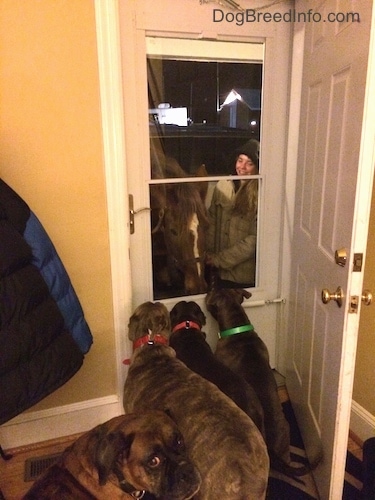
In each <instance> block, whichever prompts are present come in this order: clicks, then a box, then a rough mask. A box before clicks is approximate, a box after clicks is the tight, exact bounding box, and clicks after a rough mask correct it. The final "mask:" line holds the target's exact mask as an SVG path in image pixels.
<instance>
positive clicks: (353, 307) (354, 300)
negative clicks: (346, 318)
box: [349, 295, 359, 314]
mask: <svg viewBox="0 0 375 500" xmlns="http://www.w3.org/2000/svg"><path fill="white" fill-rule="evenodd" d="M358 303H359V297H358V295H351V296H350V304H349V314H357V312H358Z"/></svg>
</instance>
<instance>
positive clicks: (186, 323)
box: [172, 319, 201, 333]
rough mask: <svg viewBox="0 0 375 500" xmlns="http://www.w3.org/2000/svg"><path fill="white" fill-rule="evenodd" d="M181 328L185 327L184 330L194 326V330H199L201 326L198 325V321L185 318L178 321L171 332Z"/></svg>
mask: <svg viewBox="0 0 375 500" xmlns="http://www.w3.org/2000/svg"><path fill="white" fill-rule="evenodd" d="M182 328H186V330H187V329H188V328H195V329H196V330H199V331H201V327H200V325H198V323H195V321H189V320H188V319H187V320H186V321H183V322H182V323H179V324H178V325H176V326H175V327H174V328H173V330H172V333H174V332H177V330H182Z"/></svg>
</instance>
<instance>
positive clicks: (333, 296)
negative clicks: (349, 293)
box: [322, 286, 344, 307]
mask: <svg viewBox="0 0 375 500" xmlns="http://www.w3.org/2000/svg"><path fill="white" fill-rule="evenodd" d="M343 298H344V292H343V289H342V288H341V286H338V287H337V289H336V291H335V292H333V293H331V292H330V291H329V290H328V289H327V288H323V290H322V302H323V304H328V302H329V301H330V300H334V301H335V302H336V304H337V305H338V306H339V307H341V306H342V300H343Z"/></svg>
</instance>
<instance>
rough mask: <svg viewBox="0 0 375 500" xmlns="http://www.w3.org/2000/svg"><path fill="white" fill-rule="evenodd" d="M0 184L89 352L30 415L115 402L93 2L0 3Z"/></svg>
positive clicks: (9, 0)
mask: <svg viewBox="0 0 375 500" xmlns="http://www.w3.org/2000/svg"><path fill="white" fill-rule="evenodd" d="M0 116H1V130H0V176H1V177H2V178H3V180H4V181H5V182H7V183H8V184H9V185H10V186H11V187H12V188H13V189H14V190H15V191H16V192H17V193H18V194H19V195H20V196H21V197H22V198H23V199H24V200H25V201H26V202H27V203H28V204H29V206H30V208H31V209H32V210H33V211H34V213H35V214H36V215H37V217H38V218H39V219H40V221H41V222H42V224H43V226H44V228H45V229H46V231H47V232H48V234H49V236H50V237H51V239H52V241H53V243H54V245H55V247H56V249H57V251H58V253H59V255H60V257H61V259H62V261H63V263H64V265H65V267H66V269H67V271H68V274H69V276H70V278H71V280H72V282H73V286H74V288H75V290H76V292H77V295H78V297H79V299H80V302H81V305H82V307H83V309H84V312H85V316H86V319H87V322H88V324H89V326H90V328H91V330H92V333H93V336H94V344H93V346H92V348H91V350H90V352H89V353H88V355H87V356H86V357H85V361H84V365H83V367H82V368H81V370H80V371H79V372H78V373H77V374H76V375H75V376H74V377H73V378H72V379H71V380H70V381H69V382H68V383H67V384H66V385H65V386H63V387H61V388H60V389H58V390H57V391H56V392H54V393H53V394H51V395H50V396H49V397H47V398H46V399H44V400H43V401H41V402H40V403H39V404H38V405H36V406H34V407H33V410H40V409H45V408H51V407H55V406H60V405H65V404H70V403H75V402H79V401H85V400H88V399H92V398H99V397H103V396H107V395H110V394H114V393H116V366H115V339H114V326H113V312H112V294H111V281H110V258H109V241H108V224H107V207H106V193H105V181H104V169H103V157H102V138H101V123H100V103H99V82H98V67H97V54H96V37H95V17H94V2H93V1H92V0H53V1H51V0H28V1H25V0H1V3H0Z"/></svg>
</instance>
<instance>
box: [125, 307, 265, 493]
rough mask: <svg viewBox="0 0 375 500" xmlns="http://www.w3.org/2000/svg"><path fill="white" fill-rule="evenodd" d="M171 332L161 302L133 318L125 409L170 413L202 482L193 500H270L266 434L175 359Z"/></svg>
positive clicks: (135, 314)
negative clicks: (268, 494) (266, 497)
mask: <svg viewBox="0 0 375 500" xmlns="http://www.w3.org/2000/svg"><path fill="white" fill-rule="evenodd" d="M170 334H171V328H170V318H169V312H168V310H167V308H166V307H165V305H164V304H162V303H160V302H156V303H152V302H145V303H144V304H141V305H140V306H139V307H138V308H137V309H136V310H135V311H134V313H133V315H132V316H131V318H130V322H129V338H130V340H132V341H133V343H136V345H137V346H138V347H136V349H135V350H134V353H133V356H132V359H131V364H130V368H129V372H128V375H127V378H126V381H125V386H124V408H125V411H126V412H129V411H137V412H142V411H147V410H150V409H165V410H168V411H169V412H170V414H171V415H172V416H173V418H174V420H175V421H176V423H177V426H178V427H179V429H180V430H181V432H182V435H183V437H184V440H185V443H186V448H187V451H188V453H189V456H190V458H191V459H192V461H193V463H194V464H195V465H196V466H197V468H198V470H199V472H200V475H201V478H202V484H201V487H200V490H199V492H198V493H197V494H196V495H195V497H194V500H198V499H199V500H213V499H220V500H233V499H241V500H262V499H265V496H266V491H267V483H268V474H269V458H268V453H267V448H266V445H265V442H264V439H263V437H262V435H261V433H260V432H259V430H258V429H257V427H256V425H255V424H254V422H253V421H252V420H251V419H250V418H249V417H248V416H247V415H246V414H245V413H244V412H243V411H242V410H241V409H240V408H238V406H237V405H236V404H235V403H234V402H233V401H232V400H231V399H229V398H228V397H227V396H226V395H225V394H223V393H222V392H221V391H220V390H219V389H218V388H217V387H216V386H215V385H214V384H212V383H211V382H209V381H208V380H205V379H204V378H203V377H201V376H200V375H198V374H197V373H194V372H193V371H192V370H190V369H189V368H187V366H186V365H185V364H184V363H183V362H182V361H180V360H179V359H177V358H176V353H175V351H174V350H173V349H172V348H171V347H169V346H168V345H166V343H167V342H168V339H169V337H170ZM161 337H162V338H164V341H162V343H160V338H161ZM142 339H145V341H143V340H142Z"/></svg>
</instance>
